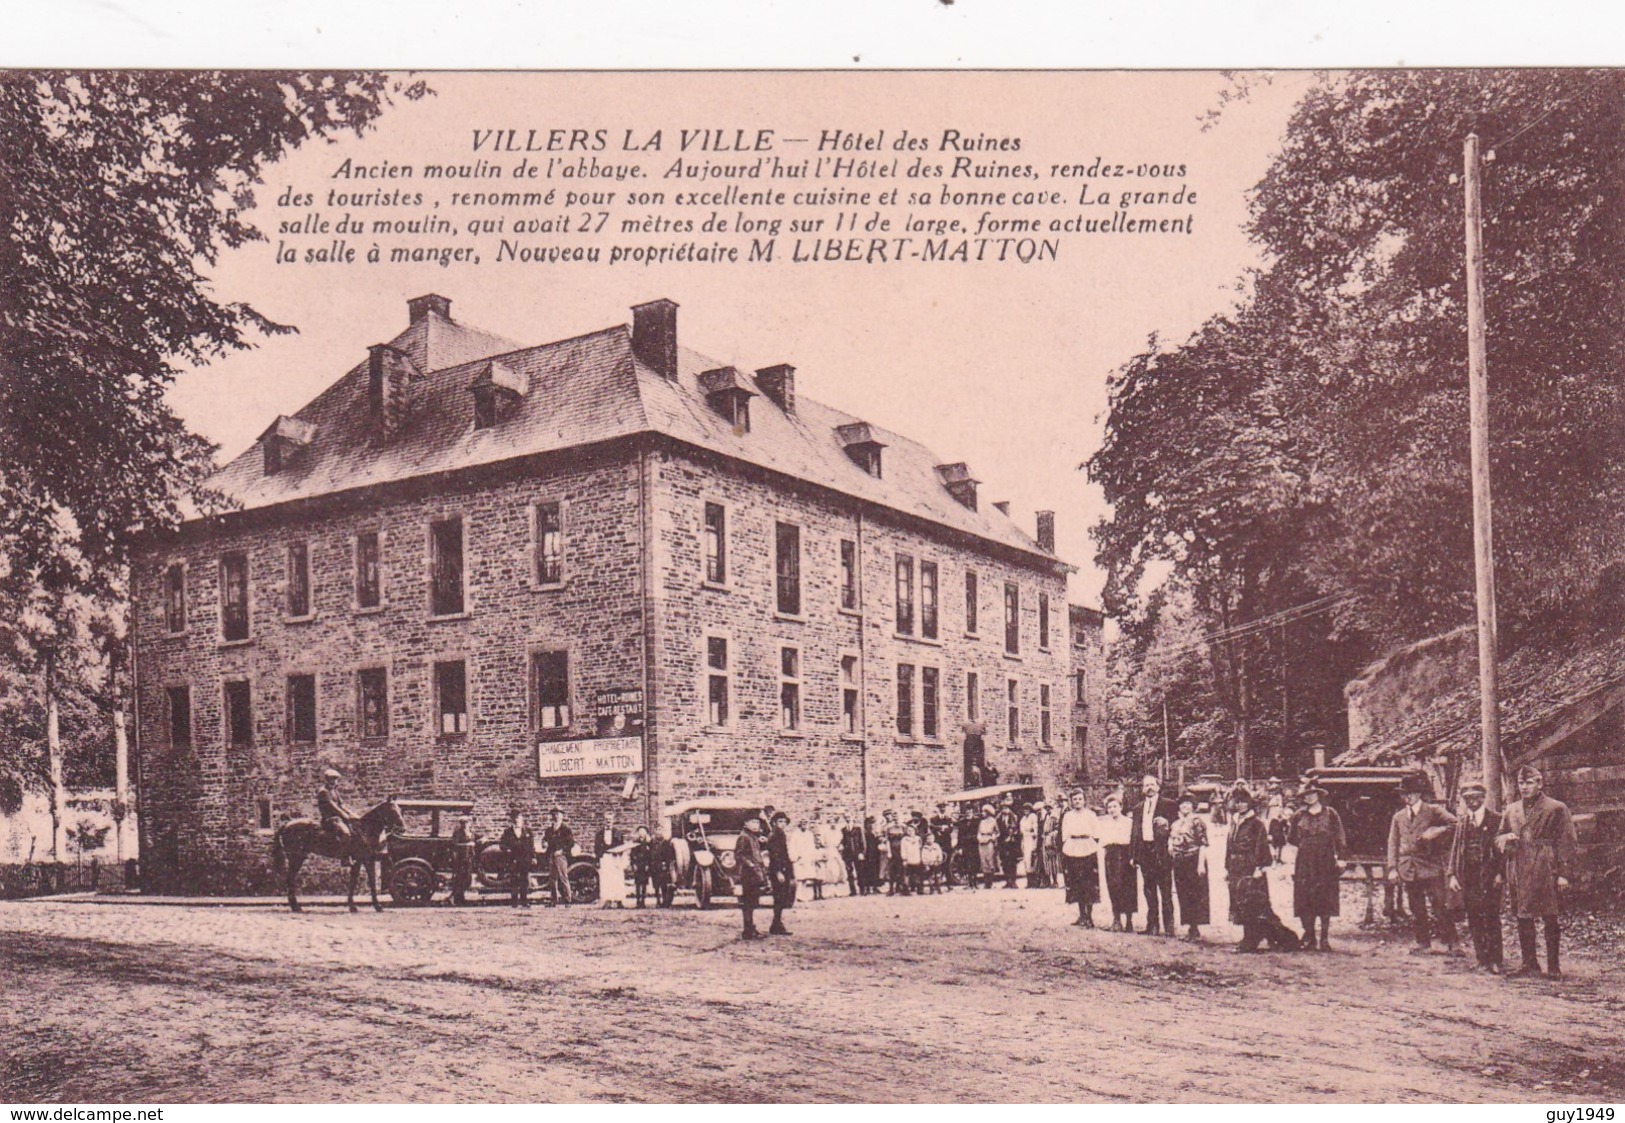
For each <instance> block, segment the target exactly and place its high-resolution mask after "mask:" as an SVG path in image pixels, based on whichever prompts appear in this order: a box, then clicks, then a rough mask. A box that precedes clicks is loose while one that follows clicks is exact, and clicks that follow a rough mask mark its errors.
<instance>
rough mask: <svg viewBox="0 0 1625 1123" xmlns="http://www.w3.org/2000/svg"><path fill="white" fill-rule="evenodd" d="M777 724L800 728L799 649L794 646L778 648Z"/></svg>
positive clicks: (788, 728)
mask: <svg viewBox="0 0 1625 1123" xmlns="http://www.w3.org/2000/svg"><path fill="white" fill-rule="evenodd" d="M779 725H780V727H781V728H783V729H786V730H796V729H800V728H801V651H800V649H799V648H795V647H781V648H780V649H779Z"/></svg>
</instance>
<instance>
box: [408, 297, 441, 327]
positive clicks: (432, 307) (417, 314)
mask: <svg viewBox="0 0 1625 1123" xmlns="http://www.w3.org/2000/svg"><path fill="white" fill-rule="evenodd" d="M431 312H433V313H434V314H435V315H436V316H439V317H440V318H441V319H442V320H449V319H451V301H450V300H448V299H447V298H446V297H443V296H439V295H437V294H435V293H432V292H431V293H427V294H425V295H424V296H414V297H413V298H412V299H411V300H408V301H407V302H406V316H407V321H408V322H409V323H414V324H415V323H417V322H418V321H419V320H421V319H423V317H425V316H427V315H428V314H429V313H431Z"/></svg>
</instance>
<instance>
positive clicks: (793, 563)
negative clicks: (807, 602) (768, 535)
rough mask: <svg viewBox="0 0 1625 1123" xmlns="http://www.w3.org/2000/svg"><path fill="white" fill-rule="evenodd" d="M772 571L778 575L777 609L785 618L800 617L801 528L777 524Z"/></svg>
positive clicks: (789, 524) (787, 524) (790, 524)
mask: <svg viewBox="0 0 1625 1123" xmlns="http://www.w3.org/2000/svg"><path fill="white" fill-rule="evenodd" d="M774 559H775V560H774V571H775V572H776V573H777V575H778V607H779V611H780V612H781V613H783V614H784V615H786V616H800V615H801V528H800V527H798V526H795V525H794V524H792V523H779V524H778V529H777V531H776V532H775V534H774Z"/></svg>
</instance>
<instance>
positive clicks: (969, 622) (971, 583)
mask: <svg viewBox="0 0 1625 1123" xmlns="http://www.w3.org/2000/svg"><path fill="white" fill-rule="evenodd" d="M979 596H980V593H979V592H978V590H977V588H976V572H975V571H974V570H970V569H967V570H966V571H965V634H966V635H971V636H974V635H975V634H976V617H977V609H978V607H979V605H978V598H979Z"/></svg>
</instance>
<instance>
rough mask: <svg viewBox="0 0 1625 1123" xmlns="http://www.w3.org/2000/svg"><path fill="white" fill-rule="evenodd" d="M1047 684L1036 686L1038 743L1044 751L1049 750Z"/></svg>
mask: <svg viewBox="0 0 1625 1123" xmlns="http://www.w3.org/2000/svg"><path fill="white" fill-rule="evenodd" d="M1049 709H1050V707H1049V683H1047V682H1045V683H1040V684H1039V686H1038V741H1039V744H1041V745H1043V746H1044V747H1045V748H1046V749H1047V748H1049V744H1050V735H1049V723H1050V712H1049Z"/></svg>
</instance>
